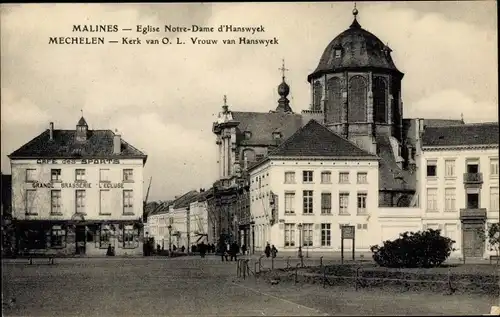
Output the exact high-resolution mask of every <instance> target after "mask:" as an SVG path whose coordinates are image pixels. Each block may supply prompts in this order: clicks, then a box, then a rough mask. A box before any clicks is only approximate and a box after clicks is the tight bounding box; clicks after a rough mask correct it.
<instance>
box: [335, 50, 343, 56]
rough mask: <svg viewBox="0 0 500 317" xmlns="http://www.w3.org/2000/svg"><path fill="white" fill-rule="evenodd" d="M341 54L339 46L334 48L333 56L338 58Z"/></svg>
mask: <svg viewBox="0 0 500 317" xmlns="http://www.w3.org/2000/svg"><path fill="white" fill-rule="evenodd" d="M341 56H342V50H341V49H339V48H336V49H335V58H340V57H341Z"/></svg>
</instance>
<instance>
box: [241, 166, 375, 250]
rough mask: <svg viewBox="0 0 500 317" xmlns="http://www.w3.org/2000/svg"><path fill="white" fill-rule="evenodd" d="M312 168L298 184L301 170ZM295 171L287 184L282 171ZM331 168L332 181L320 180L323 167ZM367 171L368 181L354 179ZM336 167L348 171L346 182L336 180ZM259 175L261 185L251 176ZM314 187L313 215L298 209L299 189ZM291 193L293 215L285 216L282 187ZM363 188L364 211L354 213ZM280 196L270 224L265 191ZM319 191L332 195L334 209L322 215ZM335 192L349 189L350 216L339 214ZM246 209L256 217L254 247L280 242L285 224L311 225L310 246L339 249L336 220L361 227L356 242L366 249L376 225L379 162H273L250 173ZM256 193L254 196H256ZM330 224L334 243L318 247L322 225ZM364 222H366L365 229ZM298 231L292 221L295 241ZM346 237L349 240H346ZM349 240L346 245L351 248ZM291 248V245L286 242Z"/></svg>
mask: <svg viewBox="0 0 500 317" xmlns="http://www.w3.org/2000/svg"><path fill="white" fill-rule="evenodd" d="M304 170H310V171H313V177H314V179H313V182H312V183H307V184H303V183H302V171H304ZM288 171H294V172H295V183H294V184H285V178H284V175H285V172H288ZM322 171H331V181H332V183H331V184H321V172H322ZM358 171H359V172H367V184H356V178H357V172H358ZM339 172H349V181H350V182H349V184H338V180H339ZM259 176H260V177H261V184H260V185H261V186H260V188H259V184H258V182H257V181H256V180H255V179H256V178H258V177H259ZM303 190H313V214H312V215H309V214H303V213H302V209H303V207H302V200H303V199H302V191H303ZM287 191H294V192H295V214H294V215H288V214H287V215H285V192H287ZM358 191H360V192H365V193H367V214H366V215H359V216H358V215H357V192H358ZM271 192H272V193H274V194H276V195H278V200H277V211H278V212H277V215H278V217H277V218H278V219H277V222H276V224H274V225H272V226H271V225H270V223H269V218H270V210H271V207H270V206H269V195H268V194H270V193H271ZM321 192H330V193H331V194H332V212H331V214H329V215H322V214H321ZM339 192H349V194H350V195H349V205H348V206H349V215H339V212H338V211H339V207H338V205H339ZM250 195H251V199H250V204H251V205H250V206H251V207H250V208H251V213H252V216H253V217H254V220H255V226H256V230H255V235H256V249H257V250H260V249H262V248H263V247H265V243H266V242H269V243H271V244H274V245H275V246H276V247H277V248H281V249H283V248H285V246H284V234H285V233H284V224H285V223H290V224H299V223H312V224H313V246H312V247H310V248H309V250H310V251H316V250H317V251H321V250H324V249H328V250H332V249H333V250H340V227H339V226H340V225H355V226H356V229H358V227H357V226H358V224H359V225H361V226H362V227H361V228H360V229H359V230H358V231H357V234H356V235H357V243H356V244H357V245H359V246H360V249H368V248H369V244H370V242H371V232H372V231H371V230H374V229H376V226H377V220H376V219H377V213H378V212H377V209H378V207H377V206H378V162H377V161H375V160H374V161H298V160H297V161H272V162H269V163H266V165H263V166H261V167H259V168H257V169H255V170H253V171H252V172H251V182H250ZM256 198H257V199H256ZM322 223H330V224H331V237H332V240H331V241H332V244H331V246H330V247H321V246H320V244H321V224H322ZM363 225H366V226H365V227H364V228H366V229H363ZM299 238H300V234H299V232H298V229H297V226H295V242H296V243H295V246H294V247H290V249H293V250H296V249H297V248H298V244H299ZM346 242H347V241H346ZM350 247H351V246H350V242H347V243H346V248H350ZM286 248H289V247H286Z"/></svg>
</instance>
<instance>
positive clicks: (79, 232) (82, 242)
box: [75, 225, 87, 255]
mask: <svg viewBox="0 0 500 317" xmlns="http://www.w3.org/2000/svg"><path fill="white" fill-rule="evenodd" d="M86 245H87V227H86V226H81V225H80V226H76V227H75V246H76V248H75V249H76V250H75V253H76V254H78V255H84V254H85V251H86V250H85V249H86Z"/></svg>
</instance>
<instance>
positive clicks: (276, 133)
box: [273, 132, 281, 140]
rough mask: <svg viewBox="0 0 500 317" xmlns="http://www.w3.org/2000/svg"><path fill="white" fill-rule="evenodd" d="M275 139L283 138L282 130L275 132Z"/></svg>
mask: <svg viewBox="0 0 500 317" xmlns="http://www.w3.org/2000/svg"><path fill="white" fill-rule="evenodd" d="M273 139H274V140H279V139H281V133H280V132H273Z"/></svg>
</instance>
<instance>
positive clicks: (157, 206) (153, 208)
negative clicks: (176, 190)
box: [146, 201, 172, 217]
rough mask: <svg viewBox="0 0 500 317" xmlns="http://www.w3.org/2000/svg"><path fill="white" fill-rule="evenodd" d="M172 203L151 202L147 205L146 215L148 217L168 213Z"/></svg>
mask: <svg viewBox="0 0 500 317" xmlns="http://www.w3.org/2000/svg"><path fill="white" fill-rule="evenodd" d="M171 203H172V202H171V201H160V202H156V201H153V202H149V203H147V204H146V215H147V217H149V216H153V215H159V214H165V213H168V207H169V206H170V204H171Z"/></svg>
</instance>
